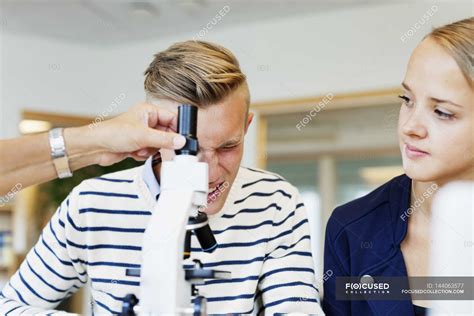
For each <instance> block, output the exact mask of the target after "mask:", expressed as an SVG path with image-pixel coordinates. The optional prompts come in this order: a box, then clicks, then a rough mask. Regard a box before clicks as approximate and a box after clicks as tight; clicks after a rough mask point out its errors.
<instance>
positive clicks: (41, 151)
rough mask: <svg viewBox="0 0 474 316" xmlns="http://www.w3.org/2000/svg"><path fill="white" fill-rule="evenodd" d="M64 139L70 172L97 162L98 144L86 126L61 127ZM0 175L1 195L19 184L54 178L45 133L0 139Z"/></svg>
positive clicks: (28, 184) (22, 186)
mask: <svg viewBox="0 0 474 316" xmlns="http://www.w3.org/2000/svg"><path fill="white" fill-rule="evenodd" d="M64 139H65V144H66V150H67V154H68V157H69V166H70V168H71V170H72V171H74V170H78V169H80V168H83V167H85V166H88V165H92V164H95V163H97V160H98V157H99V153H100V152H101V147H100V144H98V143H97V142H98V140H97V138H95V137H94V136H93V135H92V133H91V131H88V128H87V127H75V128H66V129H64ZM0 177H1V181H0V196H2V195H5V194H7V193H8V192H10V191H11V190H12V188H14V187H15V186H17V187H18V185H20V187H21V188H26V187H28V186H30V185H32V184H39V183H44V182H47V181H50V180H53V179H55V178H57V173H56V169H55V167H54V164H53V161H52V160H51V154H50V146H49V140H48V134H47V133H42V134H38V135H29V136H24V137H20V138H16V139H10V140H5V141H2V142H0Z"/></svg>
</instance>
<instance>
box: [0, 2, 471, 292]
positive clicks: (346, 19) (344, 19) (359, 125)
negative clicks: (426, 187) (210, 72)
mask: <svg viewBox="0 0 474 316" xmlns="http://www.w3.org/2000/svg"><path fill="white" fill-rule="evenodd" d="M0 3H1V7H0V8H1V11H0V27H1V33H0V36H1V38H0V44H1V50H0V56H1V57H0V58H1V59H0V70H1V78H0V80H1V84H0V138H7V137H15V136H18V135H20V134H21V133H22V132H23V133H28V132H35V131H39V130H41V129H47V128H50V127H52V126H58V125H77V124H79V123H84V122H88V121H90V120H91V119H93V118H94V117H97V116H98V115H101V114H103V113H104V111H105V113H107V116H113V115H117V114H118V113H120V112H123V111H125V110H127V109H128V107H130V106H131V105H133V104H134V103H136V102H138V101H141V100H143V98H144V94H143V71H144V69H145V68H146V66H147V65H148V64H149V62H150V61H151V59H152V56H153V54H154V53H156V52H158V51H160V50H163V49H165V48H167V47H168V46H170V45H171V44H173V43H174V42H177V41H183V40H190V39H201V40H206V41H213V42H217V43H219V44H222V45H224V46H225V47H227V48H229V49H230V50H231V51H233V52H234V53H235V55H236V56H237V58H238V59H239V61H240V63H241V67H242V69H243V71H244V72H245V73H246V74H247V77H248V82H249V86H250V91H251V95H252V110H253V111H255V112H256V114H257V115H256V120H255V121H254V123H253V124H252V127H251V129H250V131H249V133H248V137H247V139H246V149H245V155H244V161H243V164H244V165H246V166H250V167H264V168H267V169H270V170H271V171H274V172H278V173H280V174H282V175H283V176H285V177H286V178H287V179H288V180H290V181H291V182H292V183H293V184H295V185H296V186H297V187H298V188H299V189H300V191H301V194H302V196H303V199H304V200H305V202H306V205H307V207H308V210H309V215H310V220H311V223H312V229H313V232H312V241H313V245H314V249H313V250H314V254H315V256H314V257H315V265H316V268H317V270H318V273H319V274H322V273H323V271H322V241H323V236H324V226H325V222H326V220H327V218H328V216H329V215H330V213H331V211H332V210H333V208H334V207H335V206H337V205H340V204H342V203H345V202H347V201H349V200H351V199H353V198H356V197H358V196H361V195H363V194H366V193H367V192H369V191H370V190H372V189H373V188H374V187H376V186H378V185H380V184H381V183H383V182H385V181H387V180H388V179H390V178H391V177H392V176H395V175H397V174H400V173H402V172H403V170H402V169H401V167H400V157H399V154H398V145H397V136H396V121H397V118H398V107H399V102H398V101H397V100H396V95H397V92H398V89H399V86H400V82H401V81H402V80H403V76H404V72H405V68H406V64H407V61H408V58H409V56H410V54H411V52H412V51H413V49H414V48H415V47H416V45H417V44H418V42H419V41H420V40H421V39H422V38H423V36H424V35H426V34H427V33H428V32H429V31H430V30H431V29H432V27H435V26H440V25H443V24H446V23H449V22H453V21H455V20H459V19H462V18H466V17H469V16H472V15H473V4H472V2H471V1H455V0H453V1H357V0H345V1H304V0H300V1H287V0H272V1H270V0H268V1H264V0H263V1H250V0H248V1H247V0H228V1H220V0H175V1H171V0H168V1H165V0H162V1H151V0H149V1H132V0H114V1H112V0H109V1H105V0H102V1H101V0H83V1H73V0H69V1H57V0H56V1H53V0H43V1H32V0H23V1H9V0H8V1H7V0H1V2H0ZM218 15H219V16H220V18H219V19H218V20H217V18H216V16H218ZM328 96H329V99H328ZM324 98H326V101H327V102H324V100H325V99H324ZM117 100H120V101H119V102H117ZM112 102H115V104H116V106H114V107H113V110H111V111H109V110H108V109H110V105H111V104H112ZM321 102H323V103H321ZM321 104H322V105H321ZM315 107H318V108H319V111H318V113H317V115H316V116H314V117H312V119H311V121H309V122H307V123H306V124H303V125H304V126H302V125H301V124H300V127H299V128H298V127H297V124H298V123H300V122H302V119H303V118H304V117H305V116H306V115H307V114H308V113H309V111H310V110H311V109H313V108H315ZM25 111H26V112H25ZM55 115H56V116H55ZM25 120H29V121H25ZM32 121H33V122H32ZM22 122H23V123H22ZM20 123H21V124H22V129H20V125H21V124H20ZM48 124H49V125H48ZM117 137H120V134H118V135H117ZM127 166H128V165H124V166H122V167H121V168H125V167H127ZM94 172H95V173H98V172H105V171H104V170H94ZM92 174H93V173H86V174H84V175H83V177H87V176H91V175H92ZM71 185H73V184H71ZM52 190H53V192H54V190H55V189H54V187H53V188H52ZM43 191H44V190H43ZM43 191H41V192H43ZM46 192H51V190H50V191H47V190H46ZM43 195H44V194H43ZM46 195H47V196H46V199H47V198H48V193H46ZM44 198H45V197H44V196H43V199H44ZM38 199H41V198H40V197H38V193H31V192H30V193H28V192H23V193H22V194H20V195H18V196H17V199H16V201H14V202H12V203H10V204H11V205H10V207H8V206H6V207H4V208H3V209H7V208H8V211H3V213H2V212H1V211H0V219H1V220H2V223H3V224H2V225H3V226H0V230H3V231H4V232H5V233H4V234H3V235H4V238H3V239H1V238H0V247H3V249H6V248H8V247H10V248H11V247H12V244H15V245H16V246H15V251H14V252H15V254H19V255H21V254H24V253H25V252H26V251H27V250H28V249H29V247H30V246H31V243H32V242H34V240H35V239H36V238H37V236H38V235H37V234H38V233H39V231H38V230H35V229H30V227H36V226H40V227H41V225H42V224H43V221H44V220H45V219H44V215H43V217H41V218H35V214H37V213H38V212H37V210H35V208H37V207H38V206H37V205H40V204H38V203H36V201H37V200H38ZM53 201H54V199H53ZM50 204H51V203H50ZM53 204H54V203H53ZM41 205H42V204H41ZM53 206H54V205H53ZM53 206H51V210H50V211H49V213H47V215H46V220H47V216H50V212H51V211H52V210H54V208H53ZM0 209H1V208H0ZM48 214H49V215H48ZM38 222H39V223H40V224H38ZM4 226H5V227H4ZM12 227H13V228H12ZM1 236H2V235H1V234H0V237H1ZM2 240H3V242H1V241H2ZM369 246H370V245H361V247H369ZM0 249H1V248H0ZM10 262H14V261H11V260H10ZM11 265H13V266H14V264H11ZM13 270H14V267H13V268H12V267H11V266H10V267H7V268H4V269H3V270H2V268H1V263H0V272H1V271H3V278H4V279H5V278H6V277H7V276H8V274H9V273H11V271H13ZM1 286H2V284H1V281H0V287H1Z"/></svg>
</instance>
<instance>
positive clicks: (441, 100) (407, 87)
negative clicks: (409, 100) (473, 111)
mask: <svg viewBox="0 0 474 316" xmlns="http://www.w3.org/2000/svg"><path fill="white" fill-rule="evenodd" d="M402 87H403V88H405V89H406V90H408V91H409V92H412V91H411V89H410V87H409V86H408V85H407V84H406V83H405V82H402ZM430 100H433V101H435V102H437V103H450V104H452V105H455V106H457V107H460V108H462V107H463V106H462V105H459V104H457V103H454V102H453V101H450V100H444V99H439V98H433V97H430Z"/></svg>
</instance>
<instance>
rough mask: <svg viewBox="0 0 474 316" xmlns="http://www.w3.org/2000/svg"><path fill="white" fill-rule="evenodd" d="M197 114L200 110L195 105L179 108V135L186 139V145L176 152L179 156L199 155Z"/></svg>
mask: <svg viewBox="0 0 474 316" xmlns="http://www.w3.org/2000/svg"><path fill="white" fill-rule="evenodd" d="M197 114H198V109H197V107H196V106H194V105H190V104H183V105H180V106H179V107H178V133H179V134H181V135H183V136H184V137H185V138H186V144H185V145H184V147H183V148H181V149H177V150H175V152H176V154H177V155H193V156H195V155H197V153H198V150H199V143H198V140H197Z"/></svg>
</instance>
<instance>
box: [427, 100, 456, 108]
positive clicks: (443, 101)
mask: <svg viewBox="0 0 474 316" xmlns="http://www.w3.org/2000/svg"><path fill="white" fill-rule="evenodd" d="M430 99H431V100H433V101H435V102H437V103H450V104H452V105H455V106H457V107H460V108H462V107H463V106H462V105H459V104H457V103H454V102H453V101H449V100H443V99H438V98H430Z"/></svg>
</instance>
